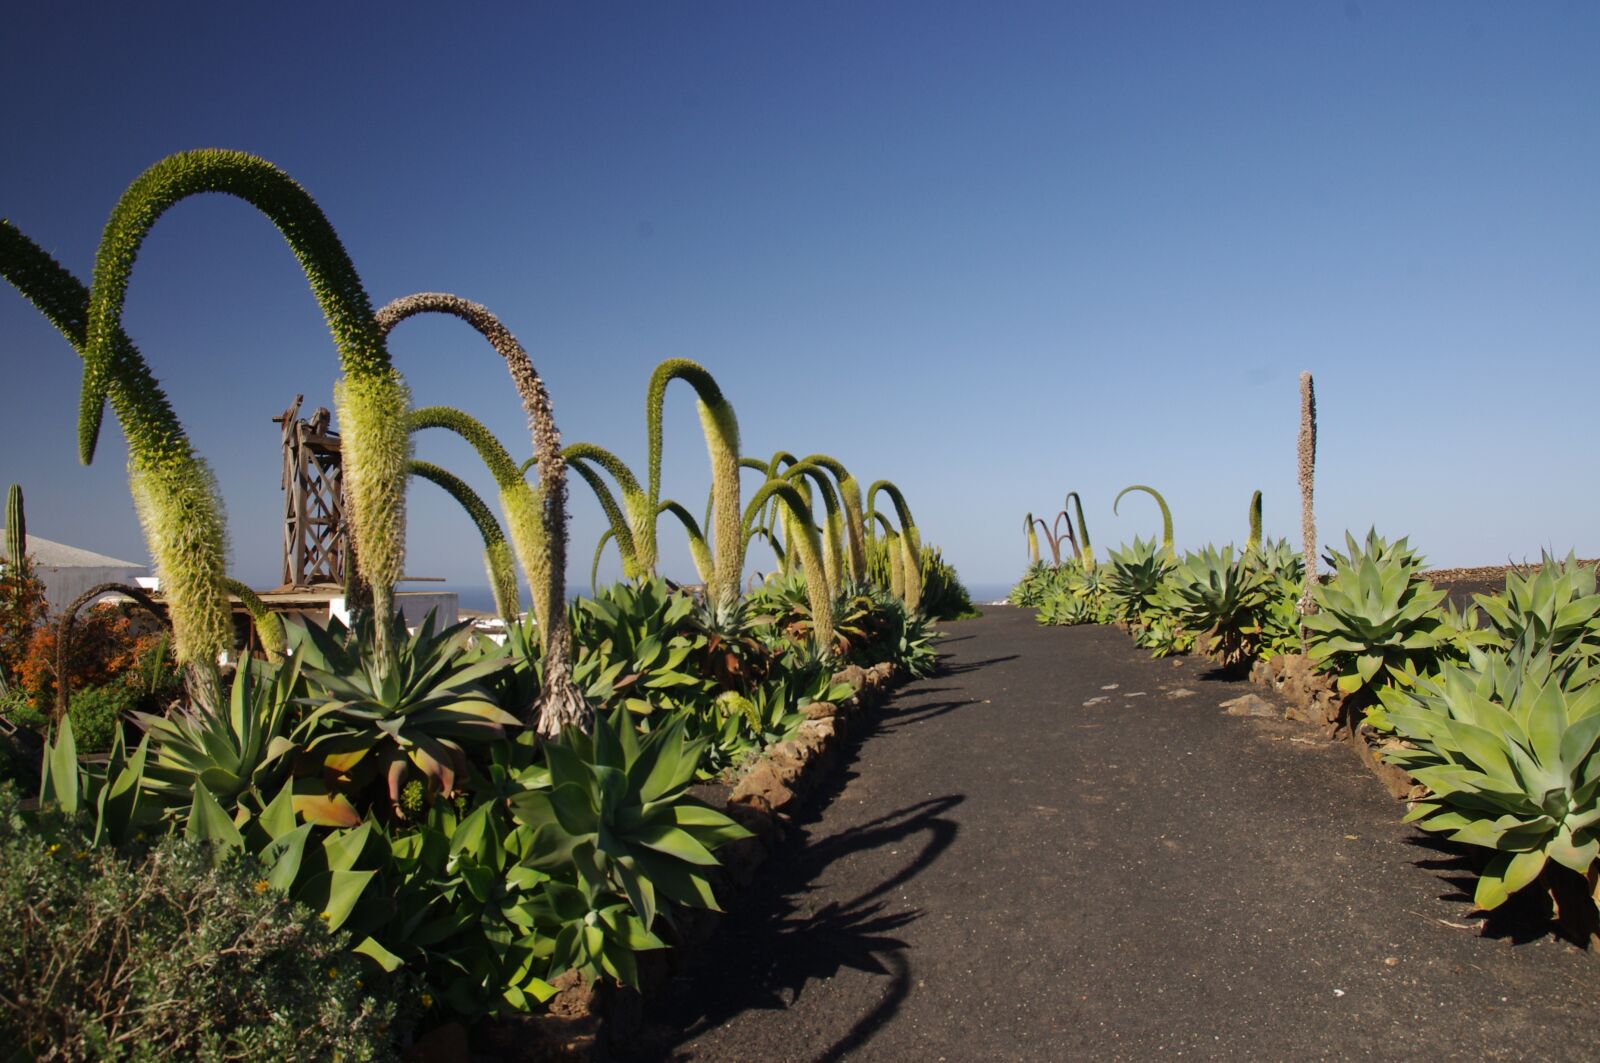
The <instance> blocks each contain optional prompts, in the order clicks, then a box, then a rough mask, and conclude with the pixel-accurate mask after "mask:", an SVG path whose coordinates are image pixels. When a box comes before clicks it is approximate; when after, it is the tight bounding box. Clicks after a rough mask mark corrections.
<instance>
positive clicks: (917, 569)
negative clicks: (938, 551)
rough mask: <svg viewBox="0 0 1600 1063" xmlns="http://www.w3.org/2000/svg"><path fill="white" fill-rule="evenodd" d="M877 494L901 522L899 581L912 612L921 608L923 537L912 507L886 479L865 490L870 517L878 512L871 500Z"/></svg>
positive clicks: (907, 605)
mask: <svg viewBox="0 0 1600 1063" xmlns="http://www.w3.org/2000/svg"><path fill="white" fill-rule="evenodd" d="M879 491H882V492H883V493H884V494H886V495H888V496H889V501H890V502H891V503H893V505H894V510H895V515H896V516H897V517H898V518H899V520H900V549H901V553H902V555H903V557H904V561H903V563H902V568H901V578H902V579H903V580H904V581H905V595H904V597H905V603H906V608H907V609H909V610H911V611H912V612H913V613H914V612H916V611H917V609H918V608H919V607H920V606H921V605H922V536H921V534H920V533H919V532H918V531H917V523H916V521H915V520H914V519H913V518H912V516H911V507H910V506H908V505H906V498H905V495H903V494H901V493H900V489H899V488H898V487H896V486H895V485H894V484H892V483H890V482H889V481H888V480H879V481H877V482H876V483H874V484H873V485H872V486H871V487H870V488H868V489H867V510H868V512H869V514H870V513H876V512H877V511H876V508H875V507H874V504H873V500H874V499H875V498H877V496H878V492H879Z"/></svg>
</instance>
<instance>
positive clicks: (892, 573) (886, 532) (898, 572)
mask: <svg viewBox="0 0 1600 1063" xmlns="http://www.w3.org/2000/svg"><path fill="white" fill-rule="evenodd" d="M868 519H869V520H876V521H877V522H878V523H879V524H882V525H883V544H884V551H885V553H886V554H887V556H888V558H889V593H890V594H892V595H894V596H895V597H896V598H899V599H900V600H901V601H905V597H906V558H905V551H904V550H903V549H901V546H900V533H899V532H897V531H895V530H894V525H893V524H891V523H889V518H888V517H886V516H884V515H883V514H882V513H879V512H878V511H877V510H869V511H868Z"/></svg>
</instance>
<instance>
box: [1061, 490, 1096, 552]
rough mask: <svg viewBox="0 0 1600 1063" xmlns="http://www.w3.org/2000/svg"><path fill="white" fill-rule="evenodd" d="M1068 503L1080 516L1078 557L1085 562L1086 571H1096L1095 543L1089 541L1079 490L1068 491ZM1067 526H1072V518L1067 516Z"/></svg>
mask: <svg viewBox="0 0 1600 1063" xmlns="http://www.w3.org/2000/svg"><path fill="white" fill-rule="evenodd" d="M1066 502H1067V505H1069V506H1071V507H1072V509H1073V511H1074V512H1075V513H1076V514H1077V516H1078V539H1079V545H1078V559H1079V560H1080V561H1082V562H1083V568H1084V571H1086V572H1093V571H1094V544H1093V543H1091V542H1090V541H1089V526H1088V525H1087V524H1085V523H1084V522H1083V500H1082V499H1080V498H1079V497H1078V492H1076V491H1069V492H1067V499H1066ZM1067 527H1068V528H1071V527H1072V519H1071V518H1070V517H1069V518H1067Z"/></svg>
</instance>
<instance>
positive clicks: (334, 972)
mask: <svg viewBox="0 0 1600 1063" xmlns="http://www.w3.org/2000/svg"><path fill="white" fill-rule="evenodd" d="M328 977H329V978H337V977H339V968H337V967H329V968H328Z"/></svg>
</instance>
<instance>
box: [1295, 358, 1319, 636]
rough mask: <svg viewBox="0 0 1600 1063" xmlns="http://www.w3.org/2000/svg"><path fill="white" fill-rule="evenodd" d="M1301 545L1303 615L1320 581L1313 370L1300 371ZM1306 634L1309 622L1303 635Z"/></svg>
mask: <svg viewBox="0 0 1600 1063" xmlns="http://www.w3.org/2000/svg"><path fill="white" fill-rule="evenodd" d="M1298 457H1299V459H1300V460H1299V465H1300V549H1301V556H1303V557H1304V558H1305V566H1306V587H1305V593H1304V594H1302V595H1301V597H1300V613H1301V615H1302V616H1304V615H1307V614H1310V613H1314V612H1316V611H1317V603H1316V600H1315V598H1313V597H1312V594H1311V588H1313V587H1315V586H1316V585H1317V515H1316V512H1315V511H1314V510H1313V509H1312V506H1311V493H1312V487H1313V486H1314V483H1313V482H1314V480H1315V478H1316V472H1317V389H1316V385H1315V384H1313V383H1312V381H1311V374H1310V373H1301V374H1300V441H1299V454H1298ZM1305 637H1306V628H1305V624H1304V623H1302V624H1301V625H1300V638H1301V640H1302V641H1304V639H1305Z"/></svg>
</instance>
